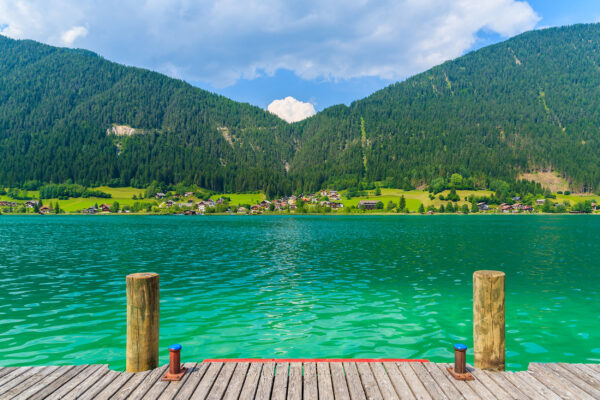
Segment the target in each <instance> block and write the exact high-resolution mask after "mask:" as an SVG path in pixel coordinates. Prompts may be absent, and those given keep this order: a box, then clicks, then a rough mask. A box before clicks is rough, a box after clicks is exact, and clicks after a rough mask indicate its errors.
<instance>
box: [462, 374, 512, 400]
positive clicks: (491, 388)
mask: <svg viewBox="0 0 600 400" xmlns="http://www.w3.org/2000/svg"><path fill="white" fill-rule="evenodd" d="M467 370H468V371H469V372H470V373H471V375H473V376H474V377H475V381H471V382H473V383H474V382H477V383H478V385H472V386H474V389H475V390H477V391H482V390H483V388H485V389H487V390H488V392H489V393H490V394H491V395H492V396H493V398H495V399H499V400H510V396H509V394H508V393H507V392H506V391H504V390H503V389H502V388H501V387H500V386H498V384H497V383H496V382H495V381H493V380H492V379H491V378H490V377H489V376H488V375H486V374H484V371H482V370H480V369H476V368H470V367H468V368H467Z"/></svg>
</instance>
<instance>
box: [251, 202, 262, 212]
mask: <svg viewBox="0 0 600 400" xmlns="http://www.w3.org/2000/svg"><path fill="white" fill-rule="evenodd" d="M262 213H263V211H262V209H261V207H260V205H259V204H254V205H253V206H252V207H250V214H262Z"/></svg>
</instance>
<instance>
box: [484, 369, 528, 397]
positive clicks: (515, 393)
mask: <svg viewBox="0 0 600 400" xmlns="http://www.w3.org/2000/svg"><path fill="white" fill-rule="evenodd" d="M481 372H482V373H484V374H485V375H487V376H488V377H489V378H490V379H491V380H493V381H494V382H495V383H496V384H497V385H498V386H499V387H501V388H502V390H504V391H505V392H506V393H508V396H509V397H510V398H511V399H517V400H529V397H528V396H527V395H526V394H525V393H523V392H522V391H521V390H519V388H518V387H516V386H515V385H513V384H512V382H510V381H509V380H507V379H506V375H508V372H489V371H481Z"/></svg>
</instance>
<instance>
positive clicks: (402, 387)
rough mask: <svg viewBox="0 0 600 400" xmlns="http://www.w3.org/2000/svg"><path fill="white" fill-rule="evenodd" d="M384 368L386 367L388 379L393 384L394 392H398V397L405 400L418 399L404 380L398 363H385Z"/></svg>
mask: <svg viewBox="0 0 600 400" xmlns="http://www.w3.org/2000/svg"><path fill="white" fill-rule="evenodd" d="M383 366H384V367H385V370H386V372H387V374H388V377H389V378H390V381H391V382H392V385H393V386H394V390H395V391H396V393H397V394H398V396H399V397H400V398H401V399H403V400H404V399H406V400H414V399H416V397H415V395H414V394H413V392H412V390H411V389H410V386H408V383H407V382H406V379H404V376H403V375H402V373H401V372H400V370H399V369H398V366H397V365H396V363H393V362H385V363H383Z"/></svg>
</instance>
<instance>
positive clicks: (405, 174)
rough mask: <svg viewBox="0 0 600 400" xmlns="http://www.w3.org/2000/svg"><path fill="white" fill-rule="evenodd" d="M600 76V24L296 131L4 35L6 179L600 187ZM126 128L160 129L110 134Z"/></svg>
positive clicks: (513, 48) (251, 185)
mask: <svg viewBox="0 0 600 400" xmlns="http://www.w3.org/2000/svg"><path fill="white" fill-rule="evenodd" d="M598 72H600V25H599V24H579V25H573V26H568V27H561V28H548V29H544V30H536V31H530V32H526V33H523V34H520V35H518V36H515V37H514V38H511V39H509V40H507V41H504V42H501V43H497V44H494V45H491V46H487V47H484V48H482V49H479V50H475V51H472V52H469V53H467V54H465V55H464V56H461V57H458V58H456V59H454V60H450V61H446V62H444V63H442V64H440V65H438V66H436V67H433V68H431V69H429V70H427V71H425V72H423V73H421V74H417V75H415V76H413V77H410V78H408V79H406V80H405V81H402V82H397V83H394V84H392V85H389V86H387V87H386V88H383V89H381V90H379V91H376V92H374V93H373V94H371V95H370V96H367V97H366V98H364V99H360V100H356V101H354V102H352V103H351V104H350V105H349V106H346V105H336V106H332V107H328V108H326V109H324V110H322V111H320V112H319V113H317V114H316V115H315V116H313V117H311V118H308V119H306V120H303V121H300V122H296V123H292V124H287V123H285V122H284V121H283V120H281V119H279V118H278V117H276V116H274V115H272V114H270V113H269V112H268V111H266V110H262V109H260V108H258V107H255V106H252V105H249V104H246V103H238V102H235V101H233V100H230V99H227V98H226V97H224V96H220V95H216V94H213V93H210V92H207V91H204V90H202V89H199V88H195V87H193V86H192V85H190V84H188V83H186V82H183V81H181V80H176V79H172V78H168V77H166V76H164V75H161V74H158V73H156V72H152V71H148V70H143V69H140V68H136V67H125V66H121V65H119V64H117V63H113V62H110V61H107V60H104V59H103V58H102V57H101V56H98V55H97V54H95V53H93V52H89V51H87V50H70V49H58V48H54V47H52V46H48V45H43V44H38V43H36V42H33V41H14V40H12V39H8V38H2V37H0V82H1V83H3V85H2V87H0V100H3V101H0V153H2V154H4V155H7V157H3V160H0V182H2V183H4V184H6V185H11V184H19V183H22V182H24V181H25V180H32V179H35V180H39V181H43V182H59V181H66V180H71V181H74V182H79V183H83V184H89V185H94V184H106V183H108V184H114V185H124V186H125V185H133V186H143V185H147V184H149V183H151V182H152V181H159V182H164V183H167V184H169V183H177V182H187V183H194V184H198V185H200V186H203V187H207V188H210V189H213V190H219V191H246V190H264V191H265V192H267V193H268V194H269V195H275V194H286V193H290V192H292V191H310V190H316V189H318V188H320V187H323V186H325V185H329V186H332V187H337V188H345V187H356V186H359V185H360V184H361V183H362V182H374V181H383V182H385V183H386V184H388V185H392V186H396V187H405V188H408V187H412V186H416V185H422V184H427V183H431V182H432V181H433V180H435V179H443V180H449V178H450V175H451V174H453V173H460V174H461V175H463V176H464V177H465V178H468V179H470V182H471V183H472V184H473V185H474V186H476V187H489V186H490V184H491V182H492V180H494V179H496V180H497V179H501V180H505V181H514V180H515V179H517V178H518V177H519V176H520V174H522V173H524V172H532V171H535V170H552V169H555V170H557V171H559V172H560V173H561V175H562V177H563V178H564V179H566V180H567V181H568V182H569V184H570V185H572V186H573V187H574V188H575V189H576V190H578V191H583V192H589V191H598V190H600V96H599V95H600V91H599V88H600V74H599V73H598ZM117 78H118V79H117ZM113 125H127V126H130V127H131V128H133V129H139V130H142V131H143V132H145V134H144V135H135V134H134V135H130V136H127V137H124V136H119V137H118V138H115V137H113V136H112V135H106V132H107V129H109V128H110V127H112V126H113ZM117 150H118V151H117ZM56 155H60V157H59V158H57V157H56ZM39 165H43V166H44V169H43V170H41V169H40V168H39V167H38V166H39Z"/></svg>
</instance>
